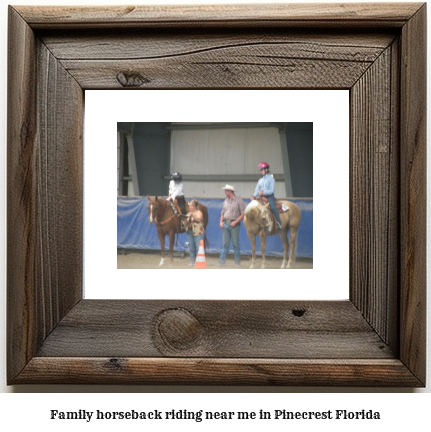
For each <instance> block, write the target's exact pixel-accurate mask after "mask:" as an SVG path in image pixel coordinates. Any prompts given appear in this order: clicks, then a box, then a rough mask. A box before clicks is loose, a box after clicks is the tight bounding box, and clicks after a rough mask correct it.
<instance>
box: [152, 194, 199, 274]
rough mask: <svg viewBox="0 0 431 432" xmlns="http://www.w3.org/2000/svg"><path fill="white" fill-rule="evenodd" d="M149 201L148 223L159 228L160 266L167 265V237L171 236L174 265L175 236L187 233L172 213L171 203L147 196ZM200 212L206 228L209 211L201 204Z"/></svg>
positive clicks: (170, 243)
mask: <svg viewBox="0 0 431 432" xmlns="http://www.w3.org/2000/svg"><path fill="white" fill-rule="evenodd" d="M147 199H148V222H149V223H150V225H151V224H152V223H153V222H154V223H155V225H156V228H157V235H158V237H159V240H160V248H161V253H162V258H161V260H160V263H159V265H160V266H162V265H163V264H164V263H165V237H166V236H167V235H168V236H169V252H170V255H171V261H170V263H171V264H172V263H173V262H174V243H175V234H181V233H185V230H184V226H183V225H182V224H181V225H180V223H179V221H178V219H179V218H178V216H177V215H176V214H175V213H174V212H173V211H172V208H171V205H170V203H169V201H166V200H165V199H163V198H160V197H158V196H155V197H154V198H151V197H150V196H148V195H147ZM198 208H199V210H201V211H202V213H203V216H204V226H205V228H206V227H207V225H208V209H207V208H206V207H205V206H204V205H202V204H199V206H198ZM186 210H187V211H188V204H187V201H186Z"/></svg>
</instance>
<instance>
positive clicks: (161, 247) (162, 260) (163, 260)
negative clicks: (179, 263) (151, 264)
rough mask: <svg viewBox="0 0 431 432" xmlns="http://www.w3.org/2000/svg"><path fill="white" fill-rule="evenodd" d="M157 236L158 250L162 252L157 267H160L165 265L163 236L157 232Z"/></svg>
mask: <svg viewBox="0 0 431 432" xmlns="http://www.w3.org/2000/svg"><path fill="white" fill-rule="evenodd" d="M157 235H158V236H159V241H160V250H161V252H162V258H161V260H160V263H159V266H162V265H163V264H164V263H165V235H164V234H163V233H162V232H160V231H158V230H157Z"/></svg>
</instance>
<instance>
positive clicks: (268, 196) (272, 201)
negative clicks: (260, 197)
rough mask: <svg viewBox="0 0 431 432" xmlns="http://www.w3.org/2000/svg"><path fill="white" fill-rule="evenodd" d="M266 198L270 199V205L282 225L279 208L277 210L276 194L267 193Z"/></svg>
mask: <svg viewBox="0 0 431 432" xmlns="http://www.w3.org/2000/svg"><path fill="white" fill-rule="evenodd" d="M265 198H266V199H267V200H268V202H269V207H270V208H271V210H272V212H273V213H274V216H275V218H276V219H277V222H278V223H279V224H280V225H281V219H280V214H279V213H278V210H277V204H276V203H275V197H274V194H272V195H265Z"/></svg>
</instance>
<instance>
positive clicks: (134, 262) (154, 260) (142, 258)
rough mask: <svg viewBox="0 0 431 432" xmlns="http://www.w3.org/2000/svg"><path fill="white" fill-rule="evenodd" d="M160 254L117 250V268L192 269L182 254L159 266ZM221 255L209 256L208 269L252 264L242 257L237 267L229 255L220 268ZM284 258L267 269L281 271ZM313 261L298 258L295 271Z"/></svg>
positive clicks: (269, 261)
mask: <svg viewBox="0 0 431 432" xmlns="http://www.w3.org/2000/svg"><path fill="white" fill-rule="evenodd" d="M160 257H161V255H160V252H158V251H157V252H155V251H139V252H136V251H133V252H132V251H125V250H124V249H118V250H117V268H118V269H157V268H163V269H169V268H170V269H190V266H189V265H188V264H189V256H188V255H187V254H183V253H180V252H176V253H174V263H173V264H172V265H170V264H169V253H167V254H165V265H164V266H163V267H160V266H159V263H160ZM218 260H219V255H214V254H207V255H206V257H205V262H206V266H207V269H238V270H241V269H248V268H250V264H251V257H250V256H247V255H245V256H242V257H241V267H235V265H234V260H233V255H229V256H228V259H227V261H226V265H225V267H218ZM282 262H283V258H279V257H267V258H266V268H267V269H279V268H280V267H281V263H282ZM261 264H262V259H261V257H260V256H257V258H256V268H260V266H261ZM312 268H313V259H312V258H298V259H297V261H296V263H295V265H294V266H293V269H312Z"/></svg>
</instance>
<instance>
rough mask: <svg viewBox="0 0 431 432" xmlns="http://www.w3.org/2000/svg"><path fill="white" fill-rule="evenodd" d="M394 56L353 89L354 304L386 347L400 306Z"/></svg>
mask: <svg viewBox="0 0 431 432" xmlns="http://www.w3.org/2000/svg"><path fill="white" fill-rule="evenodd" d="M394 54H396V51H395V49H393V47H392V45H391V46H389V47H388V48H387V49H386V50H385V51H384V52H383V53H382V54H381V55H380V57H379V58H378V59H377V60H376V61H375V62H374V63H373V65H372V66H371V67H370V68H369V69H368V70H367V72H366V73H365V74H364V75H363V76H362V77H361V79H360V80H358V82H357V83H356V84H355V86H354V87H352V89H351V109H350V112H351V119H352V122H351V160H350V241H351V248H350V298H351V300H352V301H353V303H354V304H355V305H356V306H357V307H358V309H359V310H360V311H361V312H362V313H363V314H364V317H365V318H366V319H367V320H368V322H370V324H371V325H372V326H373V328H374V329H375V330H376V332H377V333H378V334H379V335H380V336H381V337H382V339H383V340H384V341H386V342H388V341H389V339H388V338H389V334H390V330H389V329H391V328H394V327H396V326H397V324H396V318H397V312H396V310H397V309H396V303H395V302H393V301H390V298H391V295H392V294H391V292H392V291H393V287H394V286H396V285H397V277H398V256H397V247H396V246H397V244H398V239H397V232H398V225H397V213H396V203H397V202H398V176H397V172H396V169H394V168H395V167H396V166H397V164H398V160H399V159H398V157H399V152H398V144H399V143H398V140H397V134H396V130H397V127H396V126H395V125H394V123H395V122H394V121H393V120H394V119H396V118H397V117H398V104H397V102H396V97H397V93H396V91H395V90H394V89H393V87H397V85H398V84H397V83H398V82H397V81H396V82H393V79H394V77H395V78H396V76H397V75H393V73H392V70H393V65H394V63H395V64H397V62H398V56H396V55H394ZM367 95H372V97H371V98H370V97H367ZM393 97H394V98H395V100H394V99H393ZM393 336H394V335H393V334H392V333H391V341H392V343H393V344H392V347H393V349H394V351H396V349H397V348H396V339H394V338H393Z"/></svg>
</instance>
